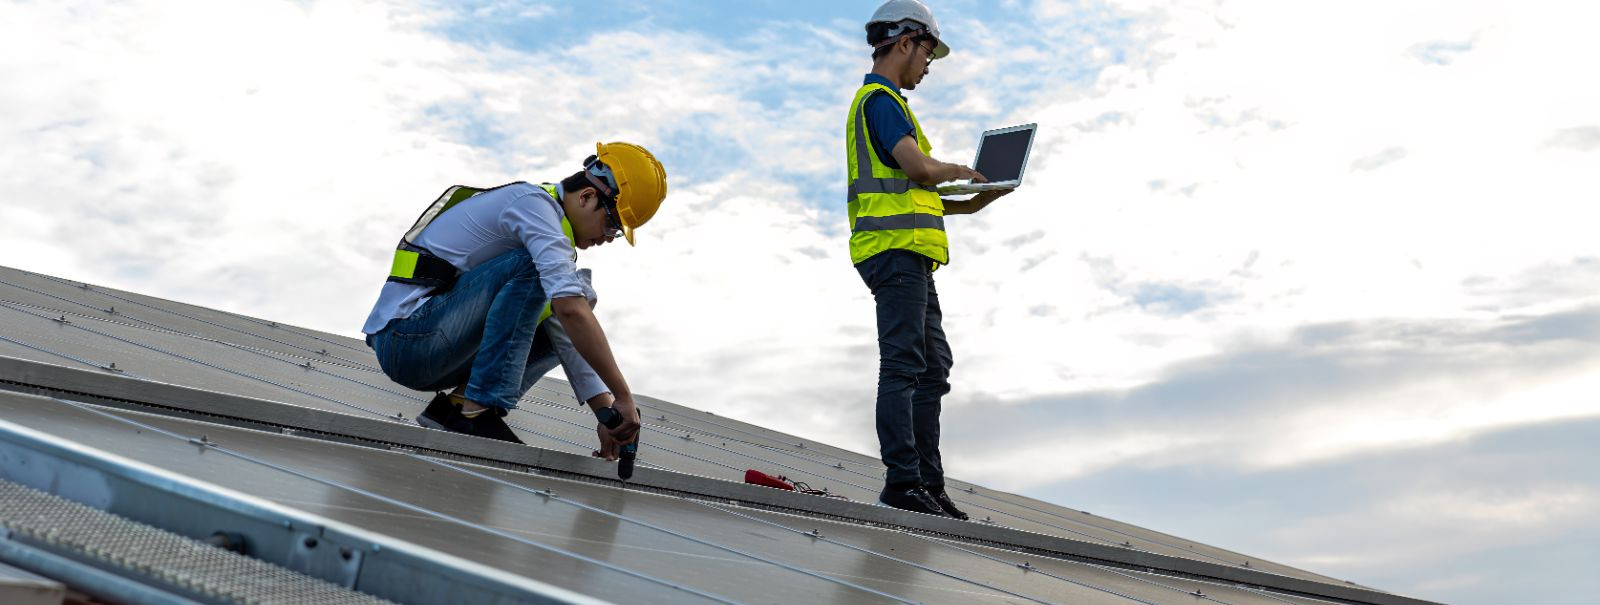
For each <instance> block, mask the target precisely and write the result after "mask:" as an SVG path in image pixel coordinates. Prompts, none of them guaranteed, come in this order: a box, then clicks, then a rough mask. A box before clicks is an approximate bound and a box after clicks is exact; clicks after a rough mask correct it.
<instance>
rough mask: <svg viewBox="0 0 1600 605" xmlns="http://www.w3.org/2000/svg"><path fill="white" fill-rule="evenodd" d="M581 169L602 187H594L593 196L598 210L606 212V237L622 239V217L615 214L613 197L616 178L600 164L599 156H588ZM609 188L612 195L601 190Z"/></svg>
mask: <svg viewBox="0 0 1600 605" xmlns="http://www.w3.org/2000/svg"><path fill="white" fill-rule="evenodd" d="M583 169H584V170H586V171H588V172H589V178H590V179H591V180H594V181H595V182H597V183H603V184H604V185H605V186H604V187H596V188H595V195H596V196H597V197H598V198H599V200H600V208H601V209H602V210H605V211H606V234H605V235H606V237H609V238H612V239H616V238H618V237H622V217H621V216H619V215H618V214H617V198H615V197H613V196H614V195H615V193H614V192H615V191H616V189H617V181H616V178H615V177H613V176H612V175H611V169H610V168H607V167H606V165H605V164H603V163H601V162H600V158H599V156H593V155H591V156H589V157H588V158H587V159H585V160H584V161H583ZM605 188H610V189H611V191H612V192H613V193H609V194H608V193H606V192H603V191H601V189H605Z"/></svg>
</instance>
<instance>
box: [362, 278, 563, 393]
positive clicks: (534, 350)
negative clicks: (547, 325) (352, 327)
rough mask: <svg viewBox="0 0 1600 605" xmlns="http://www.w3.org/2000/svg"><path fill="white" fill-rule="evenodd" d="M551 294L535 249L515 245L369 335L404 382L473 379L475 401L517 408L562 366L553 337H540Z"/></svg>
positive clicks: (431, 385)
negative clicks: (532, 252) (535, 385)
mask: <svg viewBox="0 0 1600 605" xmlns="http://www.w3.org/2000/svg"><path fill="white" fill-rule="evenodd" d="M546 300H547V299H546V298H545V293H544V287H543V286H542V285H541V284H540V282H539V272H538V270H537V269H536V268H534V265H533V259H532V258H531V257H530V256H529V255H528V251H527V250H522V249H518V250H512V251H510V252H507V253H505V254H502V255H500V256H496V257H494V258H492V259H489V260H488V261H485V262H484V263H483V264H480V265H478V266H477V267H473V269H472V270H471V271H468V272H466V273H463V274H462V275H461V277H460V279H458V280H457V281H456V284H455V287H454V288H451V289H450V291H448V292H444V293H442V294H438V295H435V296H433V297H432V298H429V299H428V301H427V302H424V303H422V306H421V307H418V308H417V310H416V311H415V312H413V313H412V314H411V316H410V317H406V318H404V319H396V320H393V321H390V322H389V325H387V326H384V328H383V329H382V330H380V331H378V333H377V334H373V335H372V336H370V337H368V338H367V342H368V344H370V345H371V346H372V349H373V351H374V352H375V353H377V357H378V365H379V366H380V367H382V368H383V373H384V374H387V375H388V376H389V378H390V379H392V380H394V381H395V382H398V383H400V384H401V385H404V386H406V387H408V388H412V389H416V390H419V391H443V390H448V389H451V388H453V387H455V386H457V385H460V384H462V383H466V385H467V390H466V392H465V393H464V395H465V396H466V398H467V399H470V400H472V401H473V402H474V403H477V404H479V405H484V406H493V407H501V408H507V409H509V408H514V407H517V400H518V399H521V398H522V394H523V393H526V392H527V391H528V388H529V387H532V386H533V383H534V382H536V381H538V380H539V377H541V376H543V375H544V373H545V372H547V371H549V370H550V369H551V368H553V367H555V363H551V359H552V358H555V357H556V354H555V351H554V349H553V348H552V347H551V345H550V343H549V339H548V338H544V339H539V338H536V336H537V335H538V334H537V333H538V327H539V313H540V311H542V310H543V309H544V305H545V302H546ZM536 341H537V342H536ZM536 345H537V346H536ZM557 363H559V361H557Z"/></svg>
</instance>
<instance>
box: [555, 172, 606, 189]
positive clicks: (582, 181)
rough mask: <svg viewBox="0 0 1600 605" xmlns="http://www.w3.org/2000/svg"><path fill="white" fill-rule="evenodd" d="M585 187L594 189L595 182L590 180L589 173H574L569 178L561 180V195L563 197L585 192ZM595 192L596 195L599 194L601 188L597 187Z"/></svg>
mask: <svg viewBox="0 0 1600 605" xmlns="http://www.w3.org/2000/svg"><path fill="white" fill-rule="evenodd" d="M584 187H594V181H591V180H589V175H588V172H587V171H584V170H579V171H577V172H574V173H572V176H569V177H567V178H564V179H561V194H562V195H566V194H568V193H576V192H579V191H583V188H584ZM594 190H595V192H596V193H598V192H599V191H600V188H599V187H595V188H594Z"/></svg>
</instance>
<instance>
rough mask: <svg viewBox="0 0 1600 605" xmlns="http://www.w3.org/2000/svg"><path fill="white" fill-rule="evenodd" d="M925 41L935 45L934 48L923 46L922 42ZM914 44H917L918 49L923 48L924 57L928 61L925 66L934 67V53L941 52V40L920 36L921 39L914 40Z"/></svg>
mask: <svg viewBox="0 0 1600 605" xmlns="http://www.w3.org/2000/svg"><path fill="white" fill-rule="evenodd" d="M924 40H926V41H930V42H933V45H932V46H926V47H925V46H923V45H922V42H923V41H924ZM912 42H915V43H916V45H917V48H921V49H922V52H923V55H922V56H923V57H924V60H925V61H926V63H923V65H925V66H926V65H933V53H934V52H937V51H938V50H939V40H937V39H935V38H934V37H932V36H920V37H917V38H912Z"/></svg>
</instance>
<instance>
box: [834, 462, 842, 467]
mask: <svg viewBox="0 0 1600 605" xmlns="http://www.w3.org/2000/svg"><path fill="white" fill-rule="evenodd" d="M833 468H844V463H843V462H840V463H837V464H834V465H833Z"/></svg>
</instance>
